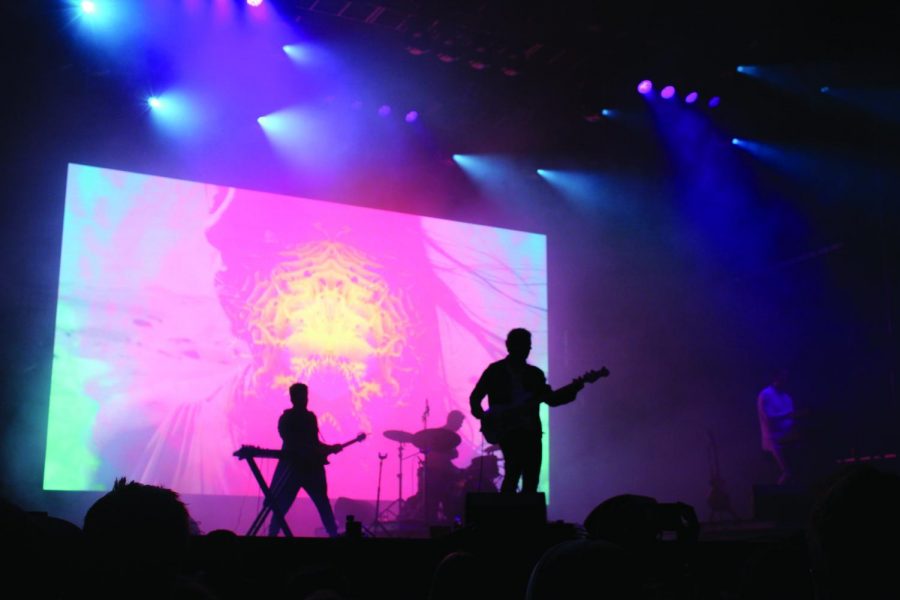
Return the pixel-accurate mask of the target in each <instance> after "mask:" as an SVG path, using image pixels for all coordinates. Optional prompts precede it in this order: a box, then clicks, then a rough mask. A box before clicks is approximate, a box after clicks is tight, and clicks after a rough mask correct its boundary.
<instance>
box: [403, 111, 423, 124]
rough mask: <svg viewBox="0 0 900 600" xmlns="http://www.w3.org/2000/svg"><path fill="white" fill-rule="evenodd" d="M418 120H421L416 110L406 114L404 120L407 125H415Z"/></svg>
mask: <svg viewBox="0 0 900 600" xmlns="http://www.w3.org/2000/svg"><path fill="white" fill-rule="evenodd" d="M418 118H419V113H418V112H416V111H414V110H411V111H409V112H408V113H406V117H405V119H404V120H405V121H406V122H407V123H415V122H416V120H417V119H418Z"/></svg>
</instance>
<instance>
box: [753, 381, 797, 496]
mask: <svg viewBox="0 0 900 600" xmlns="http://www.w3.org/2000/svg"><path fill="white" fill-rule="evenodd" d="M787 383H788V371H787V369H779V370H778V371H776V373H775V376H774V377H773V378H772V383H771V384H769V385H768V386H767V387H766V388H765V389H763V390H762V391H761V392H760V393H759V395H758V396H757V397H756V412H757V416H758V417H759V430H760V438H761V445H762V449H763V451H765V452H768V453H770V454H771V455H772V458H773V459H774V460H775V464H776V465H778V471H779V475H778V485H784V484H787V483H794V479H795V477H794V476H795V467H796V466H797V465H796V463H797V456H796V454H797V451H796V446H797V442H798V440H799V433H798V429H797V422H796V417H799V416H804V413H803V411H797V410H795V408H794V401H793V399H792V398H791V396H790V394H788V393H787V391H786V390H787Z"/></svg>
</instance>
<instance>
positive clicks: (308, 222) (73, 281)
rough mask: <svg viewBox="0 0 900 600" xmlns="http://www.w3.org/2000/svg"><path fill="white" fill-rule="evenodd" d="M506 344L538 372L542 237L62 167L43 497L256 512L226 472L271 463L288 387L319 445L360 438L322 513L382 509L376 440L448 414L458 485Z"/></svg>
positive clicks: (381, 448)
mask: <svg viewBox="0 0 900 600" xmlns="http://www.w3.org/2000/svg"><path fill="white" fill-rule="evenodd" d="M513 327H525V328H528V329H530V330H531V331H532V333H533V335H534V351H533V354H532V356H531V358H530V362H532V363H533V364H536V365H538V366H539V367H541V368H543V369H545V371H546V369H547V252H546V237H545V236H544V235H540V234H535V233H525V232H520V231H512V230H508V229H500V228H496V227H485V226H480V225H471V224H466V223H459V222H453V221H448V220H441V219H434V218H428V217H421V216H414V215H410V214H401V213H395V212H387V211H381V210H373V209H367V208H360V207H355V206H350V205H345V204H335V203H329V202H322V201H316V200H308V199H303V198H296V197H288V196H281V195H275V194H269V193H262V192H255V191H248V190H242V189H235V188H231V187H225V186H219V185H212V184H207V183H196V182H190V181H180V180H175V179H168V178H163V177H155V176H148V175H140V174H135V173H128V172H123V171H115V170H110V169H101V168H96V167H88V166H82V165H75V164H72V165H69V172H68V182H67V190H66V204H65V219H64V226H63V240H62V259H61V267H60V279H59V298H58V308H57V319H56V337H55V345H54V355H53V356H54V358H53V372H52V384H51V392H50V405H49V421H48V431H47V448H46V462H45V468H44V489H46V490H107V489H109V488H110V485H111V483H112V482H113V480H114V479H115V478H117V477H121V476H125V477H128V478H129V479H134V480H137V481H141V482H144V483H149V484H155V485H163V486H166V487H169V488H172V489H174V490H175V491H177V492H179V493H182V494H210V495H234V496H257V495H258V494H259V489H258V486H257V485H256V483H255V481H254V480H253V477H252V475H251V473H250V470H249V469H248V468H247V465H246V464H245V463H243V462H242V461H239V460H238V459H236V458H235V457H234V456H233V453H234V451H235V450H236V449H237V448H239V447H240V446H241V445H244V444H248V445H255V446H261V447H267V448H279V447H280V444H281V441H280V438H279V437H278V432H277V422H278V418H279V416H280V415H281V413H282V411H283V410H285V409H287V408H288V407H289V406H290V404H289V399H288V392H287V389H288V387H289V385H290V384H291V383H293V382H295V381H303V382H306V383H307V384H308V385H309V389H310V404H309V407H310V410H312V411H313V412H315V413H316V414H317V416H318V419H319V425H320V429H321V433H322V438H323V439H324V440H325V441H326V442H328V443H339V442H345V441H347V440H349V439H352V438H353V437H355V436H356V435H357V434H358V433H359V432H365V433H367V434H369V437H368V439H366V440H365V441H364V442H362V443H360V444H357V445H354V446H351V447H349V448H347V449H346V450H344V452H342V453H341V454H338V455H336V456H334V457H332V458H331V465H330V466H329V467H328V469H329V470H328V480H329V493H330V495H331V497H332V498H334V497H336V496H345V497H349V498H360V499H369V498H374V497H375V491H376V485H377V477H378V465H379V460H378V454H379V453H387V454H388V455H389V458H388V459H387V461H386V462H385V465H384V471H385V473H384V481H383V485H384V489H385V490H388V489H395V486H396V483H395V481H396V480H395V479H394V477H393V474H394V473H396V472H397V463H398V460H397V458H396V457H397V444H396V443H395V442H394V441H392V440H389V439H387V438H386V437H385V436H384V435H383V434H384V431H386V430H401V431H406V432H412V433H414V432H416V431H419V430H421V429H423V426H427V427H429V428H433V427H441V426H443V425H444V424H445V422H446V417H447V414H448V413H449V412H450V411H451V410H454V409H456V410H461V411H463V412H464V413H465V414H466V420H465V423H464V425H463V428H462V430H460V432H459V433H460V435H461V437H462V443H461V445H460V447H459V457H458V458H457V459H456V461H455V464H456V465H457V466H458V467H460V468H465V467H467V466H468V465H469V464H470V463H471V461H472V459H473V458H474V457H476V456H478V455H479V454H480V453H481V452H482V451H483V444H484V443H483V441H482V438H481V434H480V432H479V430H478V422H477V421H476V420H475V419H473V418H472V417H471V415H470V414H469V410H468V396H469V393H470V392H471V390H472V387H473V386H474V384H475V382H476V380H477V379H478V377H479V376H480V374H481V372H482V371H483V369H484V368H485V367H486V366H487V365H488V364H489V363H490V362H492V361H495V360H498V359H499V358H502V357H503V356H504V355H505V349H504V347H503V338H504V336H505V334H506V332H507V331H508V330H509V329H511V328H513ZM426 403H427V405H428V407H429V408H430V411H429V414H428V417H427V421H425V422H423V413H424V412H425V407H426ZM546 445H547V442H546V436H545V461H544V473H543V485H544V489H546V481H547V471H546V470H547V467H548V462H549V461H548V460H546V458H547V456H546ZM406 451H407V454H411V453H412V452H414V451H415V447H413V446H408V447H407V449H406ZM411 464H412V463H411ZM408 479H411V481H408V482H407V484H408V488H407V490H405V493H407V494H408V493H412V492H414V491H415V486H416V481H415V478H414V477H411V478H408ZM386 494H387V492H385V495H386Z"/></svg>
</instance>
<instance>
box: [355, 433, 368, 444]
mask: <svg viewBox="0 0 900 600" xmlns="http://www.w3.org/2000/svg"><path fill="white" fill-rule="evenodd" d="M364 439H366V434H365V433H360V434H359V435H358V436H356V438H354V441H356V442H361V441H363V440H364Z"/></svg>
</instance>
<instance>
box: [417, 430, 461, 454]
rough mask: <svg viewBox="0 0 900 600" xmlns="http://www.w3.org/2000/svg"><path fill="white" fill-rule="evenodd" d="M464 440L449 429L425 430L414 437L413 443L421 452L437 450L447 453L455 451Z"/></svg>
mask: <svg viewBox="0 0 900 600" xmlns="http://www.w3.org/2000/svg"><path fill="white" fill-rule="evenodd" d="M461 441H462V438H460V437H459V434H457V433H454V432H453V431H450V430H449V429H423V430H422V431H419V432H418V433H416V434H414V435H413V438H412V442H413V444H415V445H416V447H417V448H419V449H420V450H437V451H438V452H447V451H450V450H453V449H454V448H456V447H457V446H459V443H460V442H461Z"/></svg>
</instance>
